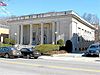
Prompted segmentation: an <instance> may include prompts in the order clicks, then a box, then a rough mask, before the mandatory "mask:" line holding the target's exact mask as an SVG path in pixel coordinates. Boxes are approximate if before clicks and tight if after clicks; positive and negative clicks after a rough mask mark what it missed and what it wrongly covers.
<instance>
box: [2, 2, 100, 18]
mask: <svg viewBox="0 0 100 75" xmlns="http://www.w3.org/2000/svg"><path fill="white" fill-rule="evenodd" d="M5 3H7V4H8V5H7V6H6V7H0V16H7V15H15V16H22V15H29V14H37V13H45V12H60V11H68V10H73V11H74V12H76V13H78V15H80V16H82V15H83V14H84V13H91V14H95V15H96V16H98V17H99V19H100V0H8V1H6V2H5ZM4 10H6V11H7V14H4V13H3V11H4Z"/></svg>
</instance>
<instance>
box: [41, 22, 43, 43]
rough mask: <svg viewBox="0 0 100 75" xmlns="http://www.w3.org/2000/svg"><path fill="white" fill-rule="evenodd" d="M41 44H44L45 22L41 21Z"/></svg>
mask: <svg viewBox="0 0 100 75" xmlns="http://www.w3.org/2000/svg"><path fill="white" fill-rule="evenodd" d="M41 44H43V23H41Z"/></svg>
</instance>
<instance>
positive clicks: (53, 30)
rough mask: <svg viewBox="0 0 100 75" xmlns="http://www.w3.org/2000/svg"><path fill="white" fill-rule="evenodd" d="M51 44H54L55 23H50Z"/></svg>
mask: <svg viewBox="0 0 100 75" xmlns="http://www.w3.org/2000/svg"><path fill="white" fill-rule="evenodd" d="M52 44H55V22H52Z"/></svg>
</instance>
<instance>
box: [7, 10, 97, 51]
mask: <svg viewBox="0 0 100 75" xmlns="http://www.w3.org/2000/svg"><path fill="white" fill-rule="evenodd" d="M7 22H8V24H9V25H10V27H11V29H10V37H11V38H15V39H16V41H17V44H25V45H29V44H30V45H38V44H56V43H57V40H59V39H63V40H64V43H66V41H67V40H70V41H71V42H72V45H73V46H72V47H73V51H75V50H78V49H79V48H80V47H81V46H80V44H79V43H82V42H83V41H94V40H95V35H94V32H95V27H94V26H93V25H91V24H90V23H88V22H87V21H85V20H84V19H82V18H81V17H80V16H78V15H77V14H76V13H75V12H73V11H64V12H49V13H42V14H33V15H26V16H20V17H14V18H10V19H8V21H7ZM15 34H16V35H15Z"/></svg>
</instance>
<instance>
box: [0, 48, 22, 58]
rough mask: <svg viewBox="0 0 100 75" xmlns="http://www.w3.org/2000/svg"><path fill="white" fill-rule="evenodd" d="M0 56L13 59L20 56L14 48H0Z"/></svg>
mask: <svg viewBox="0 0 100 75" xmlns="http://www.w3.org/2000/svg"><path fill="white" fill-rule="evenodd" d="M0 56H1V57H5V58H14V57H19V56H21V52H20V51H19V50H17V49H16V48H14V47H0Z"/></svg>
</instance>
